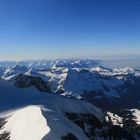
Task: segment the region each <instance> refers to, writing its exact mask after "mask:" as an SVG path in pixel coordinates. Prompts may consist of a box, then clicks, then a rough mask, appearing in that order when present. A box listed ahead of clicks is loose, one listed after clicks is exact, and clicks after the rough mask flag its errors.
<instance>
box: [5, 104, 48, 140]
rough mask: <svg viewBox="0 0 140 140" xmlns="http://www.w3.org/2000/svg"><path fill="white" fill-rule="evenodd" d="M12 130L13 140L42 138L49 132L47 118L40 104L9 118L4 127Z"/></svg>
mask: <svg viewBox="0 0 140 140" xmlns="http://www.w3.org/2000/svg"><path fill="white" fill-rule="evenodd" d="M4 130H6V131H8V132H10V138H11V140H41V139H42V138H43V137H44V136H45V135H46V134H48V133H49V131H50V128H49V127H48V126H47V122H46V119H45V118H44V116H43V115H42V112H41V109H40V107H38V106H28V107H25V108H23V109H20V110H18V111H15V113H14V115H12V116H11V117H10V118H8V119H7V123H6V125H5V127H4V129H3V131H4Z"/></svg>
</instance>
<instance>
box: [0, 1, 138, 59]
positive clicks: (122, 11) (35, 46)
mask: <svg viewBox="0 0 140 140" xmlns="http://www.w3.org/2000/svg"><path fill="white" fill-rule="evenodd" d="M139 7H140V0H0V60H10V59H12V60H21V59H38V58H67V57H68V58H69V57H95V58H96V57H104V56H115V57H117V56H118V57H119V56H126V57H128V56H139V55H140V8H139Z"/></svg>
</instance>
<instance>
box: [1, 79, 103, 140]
mask: <svg viewBox="0 0 140 140" xmlns="http://www.w3.org/2000/svg"><path fill="white" fill-rule="evenodd" d="M0 91H1V92H0V97H1V98H0V118H5V119H6V120H7V123H6V124H5V126H4V129H3V130H1V132H2V131H4V130H7V131H9V132H10V137H11V140H19V139H20V140H31V139H33V140H40V139H42V138H43V137H44V140H50V139H51V140H61V137H62V136H65V135H67V134H68V133H72V134H74V135H75V136H76V137H77V138H78V139H79V140H88V137H87V136H86V135H85V133H84V132H83V131H82V129H81V128H80V127H78V126H77V125H76V124H74V123H72V122H71V121H70V120H69V119H68V118H67V117H66V116H65V113H66V112H69V113H86V114H93V115H95V116H96V117H97V118H98V119H99V120H100V121H101V122H102V121H103V120H104V115H103V114H102V112H101V110H100V109H98V108H96V107H95V106H94V105H91V104H90V103H87V102H85V101H78V100H74V99H68V98H66V97H62V96H58V95H54V94H49V93H48V94H46V93H45V94H44V93H40V92H38V91H36V90H35V89H31V88H30V89H28V88H27V89H26V90H23V89H17V88H15V87H13V86H12V85H11V84H10V83H8V82H7V81H4V80H0ZM31 128H32V129H31Z"/></svg>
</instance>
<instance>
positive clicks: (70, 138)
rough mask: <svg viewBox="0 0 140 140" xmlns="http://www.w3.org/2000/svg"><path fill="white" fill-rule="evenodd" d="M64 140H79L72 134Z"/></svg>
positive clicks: (63, 139) (63, 138)
mask: <svg viewBox="0 0 140 140" xmlns="http://www.w3.org/2000/svg"><path fill="white" fill-rule="evenodd" d="M62 140H78V139H77V138H76V136H75V135H74V134H72V133H68V134H67V135H65V136H62Z"/></svg>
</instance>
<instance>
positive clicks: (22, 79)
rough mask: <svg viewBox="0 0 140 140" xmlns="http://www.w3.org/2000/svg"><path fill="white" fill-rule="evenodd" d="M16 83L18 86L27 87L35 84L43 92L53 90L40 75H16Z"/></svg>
mask: <svg viewBox="0 0 140 140" xmlns="http://www.w3.org/2000/svg"><path fill="white" fill-rule="evenodd" d="M14 81H15V85H16V86H17V87H18V88H27V87H31V86H34V87H35V88H37V89H38V90H39V91H42V92H51V91H50V87H49V85H48V84H47V83H46V82H44V81H43V80H42V79H41V78H40V77H32V76H28V75H23V74H20V75H18V76H16V77H14Z"/></svg>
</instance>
